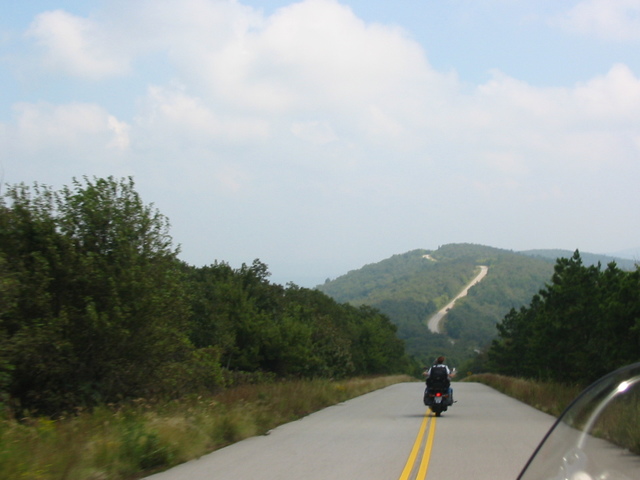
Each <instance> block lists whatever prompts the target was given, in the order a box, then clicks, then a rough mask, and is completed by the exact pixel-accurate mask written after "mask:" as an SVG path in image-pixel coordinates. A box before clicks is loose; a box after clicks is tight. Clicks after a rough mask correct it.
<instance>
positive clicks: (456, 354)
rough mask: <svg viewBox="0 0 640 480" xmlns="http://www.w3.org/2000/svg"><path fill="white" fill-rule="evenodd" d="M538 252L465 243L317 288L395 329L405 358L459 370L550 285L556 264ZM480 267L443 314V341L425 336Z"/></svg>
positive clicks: (416, 253) (396, 259)
mask: <svg viewBox="0 0 640 480" xmlns="http://www.w3.org/2000/svg"><path fill="white" fill-rule="evenodd" d="M542 252H544V251H535V252H533V253H531V252H527V254H525V253H518V252H513V251H509V250H502V249H497V248H492V247H488V246H482V245H473V244H449V245H443V246H441V247H439V248H438V249H437V250H424V249H418V250H413V251H410V252H407V253H404V254H399V255H393V256H392V257H390V258H388V259H385V260H382V261H381V262H378V263H374V264H369V265H365V266H364V267H362V268H361V269H359V270H354V271H350V272H349V273H347V274H345V275H343V276H340V277H338V278H336V279H335V280H331V281H327V282H325V283H324V284H323V285H319V286H318V287H317V289H319V290H320V291H322V292H324V293H326V294H328V295H329V296H331V297H333V298H334V299H335V300H337V301H339V302H348V303H351V304H353V305H361V304H365V305H370V306H373V307H375V308H377V309H379V310H380V311H382V312H383V313H385V314H386V315H387V316H389V318H390V319H391V321H392V322H393V323H395V324H396V325H397V326H398V336H399V337H400V338H402V339H403V340H405V342H406V346H407V352H408V353H409V354H411V355H413V356H415V357H416V358H418V359H419V360H421V361H422V362H423V363H424V364H428V363H429V362H431V361H432V360H433V358H434V357H435V356H437V355H439V354H446V355H447V356H448V357H449V358H450V363H451V364H453V365H457V366H460V365H462V364H463V363H464V362H465V361H467V360H469V359H471V358H473V357H474V356H475V355H476V352H477V351H478V350H480V349H484V348H485V347H486V346H487V345H488V344H489V343H490V341H491V340H492V339H493V338H494V337H495V336H496V333H497V331H496V327H495V325H496V323H497V322H499V321H501V320H502V319H503V318H504V316H505V315H506V314H508V313H509V311H510V310H511V308H520V307H521V306H524V305H528V304H529V302H530V301H531V298H532V297H533V295H535V294H536V293H538V291H539V290H540V289H542V288H544V286H545V284H546V283H548V282H549V281H550V279H551V276H552V274H553V268H554V264H555V260H556V258H555V257H553V255H543V253H542ZM587 255H588V254H587ZM568 256H571V255H568ZM480 265H486V266H488V267H489V270H488V275H487V276H486V278H485V279H484V280H482V281H481V282H480V283H479V284H477V285H476V286H474V287H473V288H471V290H470V291H469V294H468V296H466V297H464V298H462V299H460V300H459V301H458V302H456V304H455V306H454V308H452V309H451V310H450V311H449V313H448V314H447V316H446V317H445V320H444V321H445V323H444V328H445V334H444V335H440V334H433V333H431V332H430V331H429V330H428V328H427V326H426V322H427V321H428V319H429V318H430V317H431V316H432V315H433V314H435V313H436V312H437V311H438V310H439V309H440V308H442V307H444V306H445V305H446V304H447V303H448V302H449V301H450V300H451V299H452V298H454V297H455V296H456V295H457V294H458V293H459V292H460V291H461V290H462V289H463V288H464V286H465V285H466V284H467V283H468V282H470V281H471V280H472V279H473V278H474V277H475V275H477V273H478V272H479V266H480Z"/></svg>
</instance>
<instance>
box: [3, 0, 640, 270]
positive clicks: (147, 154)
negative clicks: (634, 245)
mask: <svg viewBox="0 0 640 480" xmlns="http://www.w3.org/2000/svg"><path fill="white" fill-rule="evenodd" d="M612 3H615V5H617V6H618V7H620V5H621V4H620V3H619V2H612ZM105 5H107V6H106V7H105V9H103V10H102V11H101V12H100V15H92V16H90V17H88V18H81V17H77V16H74V15H71V14H69V13H65V12H49V13H47V14H42V15H41V16H39V17H38V18H37V19H36V21H34V22H33V24H32V27H31V29H30V33H29V35H30V38H32V39H35V40H36V41H37V42H38V44H39V45H40V46H41V48H42V51H43V52H45V54H46V55H45V59H46V60H47V62H48V65H49V66H50V68H55V69H57V71H58V72H60V73H63V74H66V75H68V76H80V77H83V78H84V79H88V80H96V81H95V82H91V81H85V82H82V86H83V88H86V89H87V90H86V91H84V90H83V92H82V93H83V95H84V96H85V98H91V97H90V90H89V87H87V85H96V87H95V88H96V91H97V90H98V88H99V87H100V86H101V85H103V84H104V82H103V79H104V78H105V77H109V76H114V75H122V74H123V73H126V72H127V71H129V72H130V73H131V75H130V76H129V77H126V76H125V77H119V78H115V79H111V80H110V82H109V84H110V85H114V84H115V85H116V86H117V90H116V91H117V95H118V96H117V97H111V96H110V95H112V93H111V92H110V91H109V90H108V89H104V90H101V91H100V92H99V95H98V94H95V93H94V94H95V95H96V99H95V100H89V101H88V102H84V103H82V102H78V103H67V101H66V100H64V102H63V101H60V104H56V103H54V102H55V100H53V99H51V100H49V103H37V102H35V101H34V102H22V103H17V104H16V105H15V106H14V111H15V116H14V119H13V120H11V121H9V123H5V124H4V125H3V124H0V154H4V155H7V157H6V158H7V159H9V158H10V156H11V157H13V158H15V160H7V162H12V163H11V164H10V167H9V170H13V169H21V168H23V165H20V166H19V167H15V166H14V164H15V165H17V164H18V163H19V162H22V163H23V164H27V163H29V162H33V164H34V165H36V164H37V166H38V167H39V169H38V170H36V169H35V168H33V171H34V172H35V173H34V175H40V174H42V175H45V172H47V168H48V169H50V171H54V169H55V171H56V172H61V173H60V175H61V176H64V177H65V178H66V179H67V180H68V179H69V178H70V177H72V176H77V175H82V174H84V173H86V172H87V170H86V168H85V167H86V165H87V163H88V162H89V160H88V159H91V160H90V161H91V162H93V166H96V165H97V164H100V165H101V168H102V170H101V171H105V172H107V173H108V174H120V173H121V172H122V169H121V170H116V171H112V169H113V158H116V157H119V156H120V157H121V158H124V157H126V162H127V165H126V167H130V168H131V169H132V170H134V173H135V176H136V179H137V181H139V182H141V183H142V184H144V185H146V187H145V188H147V189H150V188H151V187H149V185H154V187H153V188H154V189H155V190H151V191H153V195H154V196H150V197H149V200H150V201H154V202H158V203H160V204H161V205H159V206H160V207H161V209H162V210H163V211H164V210H165V208H166V209H167V210H166V213H167V214H168V215H169V216H170V218H172V220H174V221H176V222H178V225H182V227H181V228H182V230H179V231H178V232H180V231H181V232H182V235H183V237H182V238H178V241H180V242H184V241H185V240H184V239H185V238H186V239H187V240H186V241H187V242H188V243H190V242H200V243H202V245H203V246H202V247H201V248H202V249H203V250H206V249H207V248H208V249H209V250H211V249H212V248H215V249H216V252H215V253H211V255H216V256H217V255H220V256H221V257H218V258H223V259H225V260H233V258H231V257H230V256H228V254H227V253H226V252H227V251H228V252H231V251H235V250H234V249H235V248H236V247H237V244H238V240H237V237H236V239H235V240H233V239H227V237H230V234H228V233H227V232H228V228H227V227H228V226H229V225H234V231H235V229H236V228H237V229H238V232H239V233H238V236H241V235H242V236H243V242H246V244H247V248H250V247H251V248H254V247H255V243H256V242H257V243H259V245H260V248H263V245H264V248H267V249H268V248H271V251H276V250H277V249H278V248H280V249H281V248H282V247H281V242H282V238H283V237H286V238H287V240H288V241H290V242H291V244H292V245H299V247H293V246H292V249H293V251H291V252H286V254H285V253H282V254H281V256H282V257H285V256H288V255H289V254H290V255H291V256H292V257H296V256H297V257H299V258H303V257H305V255H306V253H305V252H307V251H313V250H314V249H315V250H317V251H319V252H321V255H324V257H325V258H330V257H331V256H332V255H333V254H334V253H335V252H334V251H327V250H325V247H327V248H329V249H330V248H335V250H336V251H337V250H340V249H342V248H343V247H344V244H345V242H346V241H348V242H353V243H354V244H356V243H367V240H369V239H371V238H375V241H376V242H387V244H388V245H395V243H394V242H395V239H393V238H386V237H384V238H383V237H382V236H379V235H377V232H379V230H380V225H387V224H388V225H389V228H387V229H386V230H387V231H392V232H394V235H405V236H407V238H406V244H407V245H408V246H409V248H415V247H419V246H426V247H429V246H435V245H432V244H431V243H430V242H431V241H436V240H432V239H428V238H427V234H426V233H425V232H427V231H428V230H429V229H431V231H436V230H440V229H442V230H448V231H453V229H455V231H456V232H465V231H470V230H472V229H476V228H477V229H478V231H480V230H481V231H483V232H491V231H498V230H500V229H501V228H503V227H504V225H505V224H508V223H509V221H512V222H515V221H520V220H521V219H522V217H523V216H524V215H527V214H528V213H527V214H525V213H523V212H525V211H527V212H528V209H531V210H538V211H540V212H541V214H540V216H538V217H536V218H537V220H534V219H533V217H531V218H532V220H531V221H532V222H540V218H543V219H548V217H547V216H546V215H547V213H546V212H549V211H553V212H554V215H556V216H557V217H558V218H560V217H571V215H570V213H571V212H572V211H573V210H575V209H576V208H584V209H589V210H590V211H594V212H597V211H606V209H607V208H608V207H607V205H610V204H609V203H606V202H609V199H604V200H606V202H605V201H604V200H603V203H602V204H600V203H598V204H593V203H592V204H589V203H585V204H584V206H582V205H581V203H580V202H581V201H583V202H589V201H590V200H591V196H590V195H589V193H584V192H585V191H586V192H589V189H592V190H594V191H597V189H598V188H599V185H600V183H601V182H602V179H603V178H604V177H605V175H604V174H605V173H606V172H608V171H611V168H612V166H613V167H614V168H615V170H616V172H619V174H620V177H621V178H620V180H619V181H620V188H619V189H616V191H615V193H614V194H613V195H612V197H615V195H620V196H621V195H622V193H621V192H624V189H625V188H627V189H628V186H629V185H630V184H631V183H633V182H632V180H631V179H634V178H637V175H634V174H635V173H640V172H639V171H638V170H639V167H638V163H637V158H638V157H639V156H640V134H638V129H637V118H638V115H639V113H638V112H640V80H639V79H638V77H637V76H636V75H635V74H634V73H633V71H632V70H631V69H630V67H629V66H627V65H625V64H623V63H619V64H615V65H613V66H612V67H611V68H610V69H609V71H606V72H603V73H602V74H600V75H598V76H594V77H593V78H585V79H584V80H583V81H582V82H580V83H578V84H576V85H574V86H571V87H557V88H552V87H538V86H534V85H532V84H531V83H530V82H528V81H527V80H525V79H521V78H514V77H513V76H509V75H506V74H504V73H502V72H501V71H500V70H495V71H493V73H492V74H491V75H492V76H491V78H490V79H489V80H488V81H487V82H486V83H484V84H481V85H465V84H462V83H461V82H460V80H459V79H458V78H457V76H456V74H455V73H450V72H439V71H436V70H435V69H434V68H433V67H432V66H431V65H430V64H429V62H428V60H427V58H426V54H425V49H424V48H423V47H422V46H420V45H419V44H417V43H416V42H415V41H414V40H412V39H411V38H410V37H409V36H408V35H407V33H406V32H404V31H403V30H401V29H400V28H397V27H391V26H385V25H379V24H372V23H366V22H364V21H363V20H361V19H360V18H358V17H357V16H356V15H355V14H354V12H353V11H352V10H351V9H349V8H348V7H346V6H344V5H343V4H341V3H338V2H337V1H334V0H305V1H301V2H299V3H295V4H292V5H290V6H288V7H286V8H283V9H280V10H277V11H276V12H275V13H274V14H273V15H271V16H264V15H263V14H262V13H260V12H259V11H257V10H254V9H251V8H249V7H246V6H243V5H242V4H240V3H238V2H237V1H220V0H215V1H214V0H180V1H179V0H153V1H151V0H141V1H139V2H125V1H124V0H111V1H109V2H105ZM125 5H126V8H124V6H125ZM584 5H591V6H593V7H594V8H595V6H599V8H605V7H604V6H603V4H600V3H598V2H589V3H588V4H587V3H585V4H584ZM629 8H630V7H629ZM565 20H566V19H565ZM124 39H126V41H125V40H124ZM143 66H144V67H143ZM158 73H160V75H157V74H158ZM132 79H135V86H136V88H135V89H131V91H130V92H131V93H128V92H129V90H127V88H126V87H127V86H129V83H128V82H129V81H130V80H132ZM87 92H89V93H87ZM68 96H71V93H69V95H68ZM45 98H46V97H45ZM122 105H125V107H124V108H122ZM118 108H120V109H122V110H118ZM119 111H126V112H128V113H127V114H126V115H122V114H120V113H115V112H119ZM127 115H128V116H127ZM7 146H9V147H10V148H9V149H7V148H5V147H7ZM7 151H9V154H10V155H9V154H8V153H7ZM51 152H54V153H55V157H52V158H55V161H53V160H49V156H50V154H51ZM65 158H72V159H76V160H74V161H67V160H65ZM48 162H49V163H48ZM24 168H26V167H24ZM95 170H99V169H98V168H96V169H95ZM92 171H93V170H90V172H92ZM37 178H39V177H37ZM20 180H22V179H20ZM45 180H46V178H45ZM633 188H635V186H634V187H633ZM167 192H170V194H167ZM485 202H486V203H485ZM611 204H612V203H611ZM636 204H637V201H636ZM450 206H451V207H454V210H452V211H445V209H447V208H449V207H450ZM638 206H639V207H640V205H638ZM456 207H457V208H456ZM572 209H573V210H572ZM398 212H403V214H402V215H399V214H398ZM505 216H506V218H502V219H500V217H505ZM454 217H455V218H454ZM192 218H193V219H194V220H193V221H194V222H199V223H198V226H194V225H193V224H191V223H190V222H191V219H192ZM527 218H529V217H527ZM571 218H573V217H571ZM415 219H419V220H418V221H416V220H415ZM497 219H500V220H497ZM482 222H486V223H487V224H486V225H485V224H483V223H482ZM494 222H495V223H494ZM545 222H547V220H545ZM575 222H576V223H574V224H570V225H568V226H567V228H564V231H570V230H572V229H573V228H575V230H576V232H583V231H585V230H586V227H583V226H581V224H578V223H577V220H576V221H575ZM311 224H313V225H311ZM547 224H548V225H551V224H552V222H551V221H550V220H548V223H545V225H547ZM202 225H207V226H208V227H207V228H210V229H211V230H212V235H215V238H216V242H217V243H216V245H215V246H214V247H212V246H211V245H210V243H211V242H209V240H208V239H206V238H203V239H201V240H197V239H194V237H196V236H199V235H201V234H198V235H196V234H195V233H193V232H196V231H198V232H199V231H200V230H199V229H200V228H201V226H202ZM256 225H258V226H259V228H260V229H262V230H263V231H261V232H260V235H255V229H256V228H257V227H256ZM276 225H277V226H278V227H274V226H276ZM449 225H452V226H451V227H449ZM563 227H564V225H563ZM243 228H246V230H243V233H242V232H240V229H243ZM251 228H253V230H251ZM407 229H408V230H410V231H413V232H416V233H415V235H418V234H420V235H423V237H421V238H425V239H426V240H425V241H427V240H428V241H429V243H428V244H427V245H416V244H415V243H413V244H412V242H415V238H416V237H411V238H409V234H408V233H406V231H407ZM311 230H313V231H314V232H315V233H316V234H315V235H314V237H313V238H303V237H302V232H305V231H311ZM510 230H513V229H510ZM324 231H340V232H344V233H340V235H344V236H340V235H336V237H335V241H333V239H332V241H331V242H327V240H326V238H324V239H323V238H322V236H321V235H320V233H321V232H324ZM247 232H249V233H247ZM397 232H400V233H397ZM535 233H536V234H537V233H538V232H537V231H536V232H535ZM511 234H512V235H513V236H514V237H516V236H518V235H520V232H512V233H511ZM412 235H413V234H412ZM487 235H488V234H487ZM522 235H523V236H524V235H527V233H526V232H525V229H523V232H522ZM572 235H574V234H573V233H572ZM575 235H577V233H576V234H575ZM585 235H586V234H585ZM179 236H180V233H178V237H179ZM534 236H535V235H531V233H529V234H528V238H533V237H534ZM258 237H259V239H258ZM345 238H347V239H348V240H345ZM438 238H440V237H438ZM316 239H317V242H319V243H314V242H316ZM457 240H459V241H474V240H475V239H473V238H458V239H457ZM333 243H335V247H330V244H333ZM279 245H280V246H279ZM498 246H504V247H508V248H519V247H518V245H508V244H502V245H498ZM534 246H539V245H531V248H533V247H534ZM556 246H566V245H556ZM191 248H193V247H188V246H186V248H185V249H184V250H185V251H187V250H189V249H191ZM224 248H227V249H228V250H224ZM295 248H299V250H297V251H296V250H295ZM370 248H373V247H370ZM218 249H220V250H218ZM303 249H304V250H305V251H303ZM371 251H372V250H371ZM338 253H339V252H338ZM389 253H398V250H395V251H393V250H392V251H390V252H389ZM206 255H207V254H206V253H203V254H201V257H200V258H202V257H204V256H206ZM236 255H239V254H236ZM248 255H250V256H249V257H246V258H242V260H243V261H250V260H252V259H253V258H254V257H255V256H261V255H262V254H260V253H259V252H251V253H250V254H248ZM359 255H365V254H364V253H360V254H359ZM366 255H371V253H370V251H369V250H368V251H367V253H366ZM193 258H194V257H193V256H192V257H191V259H188V260H189V261H195V260H194V259H193ZM264 260H265V261H267V263H269V262H270V259H269V258H264ZM368 260H374V259H373V258H369V259H368Z"/></svg>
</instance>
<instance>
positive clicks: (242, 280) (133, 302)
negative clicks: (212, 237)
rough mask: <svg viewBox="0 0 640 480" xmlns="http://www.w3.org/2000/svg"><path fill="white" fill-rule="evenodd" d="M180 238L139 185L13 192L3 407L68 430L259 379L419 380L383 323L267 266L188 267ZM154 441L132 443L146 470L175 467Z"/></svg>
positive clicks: (2, 274)
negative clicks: (84, 417)
mask: <svg viewBox="0 0 640 480" xmlns="http://www.w3.org/2000/svg"><path fill="white" fill-rule="evenodd" d="M168 232H169V224H168V221H167V220H166V218H165V217H164V216H162V215H161V214H160V213H159V212H157V211H156V210H155V209H154V208H153V207H152V206H148V205H145V204H144V203H143V202H142V200H141V198H140V197H139V195H138V194H137V193H136V191H135V188H134V183H133V180H132V179H122V180H115V179H113V178H111V177H110V178H107V179H93V180H89V179H87V178H84V179H83V181H78V180H74V181H73V184H72V186H71V187H64V188H63V189H61V190H60V191H54V190H53V189H51V188H50V187H47V186H43V185H38V184H35V185H34V186H33V187H31V188H30V187H27V186H25V185H17V186H13V187H9V189H8V190H7V193H6V194H5V196H4V197H3V198H0V406H8V407H10V408H12V409H13V410H14V413H15V414H17V415H20V416H22V415H25V414H27V413H28V412H31V413H33V412H37V413H39V414H48V415H52V416H59V415H62V414H63V413H64V412H69V411H73V410H74V409H75V408H76V407H78V406H95V405H99V404H102V403H105V402H119V401H121V400H126V399H131V398H137V397H153V398H156V397H169V398H175V397H179V396H181V395H184V394H186V393H199V392H204V391H209V392H210V391H216V390H219V389H221V388H223V387H224V386H225V383H227V382H229V381H235V380H237V379H242V378H244V379H246V378H247V377H250V378H253V379H258V378H271V377H273V376H280V377H334V378H342V377H346V376H348V375H354V374H358V375H359V374H378V373H396V372H405V371H408V370H410V369H411V368H413V367H412V366H411V362H410V361H409V360H408V359H407V357H406V356H405V353H404V344H403V342H402V341H400V340H399V339H398V338H397V336H396V327H395V326H394V325H393V324H391V322H390V321H389V319H388V318H387V317H386V316H384V315H383V314H382V313H381V312H379V311H378V310H376V309H374V308H371V307H361V308H357V307H354V306H352V305H348V304H339V303H337V302H336V301H335V300H333V299H331V298H330V297H328V296H327V295H325V294H323V293H320V292H318V291H315V290H309V289H304V288H299V287H297V286H295V285H292V284H291V285H289V286H287V287H286V288H285V287H283V286H281V285H276V284H272V283H270V282H269V280H268V277H269V275H270V274H269V271H268V267H267V265H265V264H264V263H262V262H260V261H259V260H255V261H254V262H253V263H252V264H251V265H245V264H243V265H242V266H241V268H239V269H232V268H231V267H230V266H229V265H227V264H226V263H224V262H220V263H218V262H216V263H214V264H212V265H209V266H206V267H201V268H197V267H191V266H188V265H185V264H183V263H181V262H180V261H179V260H178V259H177V254H178V251H177V249H174V248H173V247H172V245H171V237H170V236H169V233H168ZM230 372H231V373H230ZM132 435H133V434H132ZM136 435H137V434H136ZM134 437H135V438H134ZM154 438H155V437H154V436H153V435H152V434H151V433H148V432H146V433H140V435H138V436H135V435H134V436H133V437H132V441H133V442H137V443H136V445H138V446H139V447H140V448H141V449H146V450H148V451H149V458H148V459H147V460H145V462H150V463H153V462H155V460H154V458H155V457H154V455H164V453H158V451H157V449H156V447H155V446H154V442H155V440H154ZM146 450H145V451H146ZM137 456H138V457H140V455H137ZM142 456H144V455H142Z"/></svg>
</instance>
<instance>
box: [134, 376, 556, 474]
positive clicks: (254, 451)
mask: <svg viewBox="0 0 640 480" xmlns="http://www.w3.org/2000/svg"><path fill="white" fill-rule="evenodd" d="M423 385H424V384H423V383H418V382H416V383H402V384H397V385H393V386H391V387H388V388H385V389H383V390H378V391H376V392H372V393H369V394H367V395H363V396H361V397H358V398H356V399H353V400H350V401H348V402H345V403H342V404H340V405H336V406H333V407H329V408H326V409H324V410H322V411H320V412H317V413H315V414H312V415H309V416H307V417H305V418H303V419H301V420H298V421H295V422H291V423H289V424H286V425H283V426H280V427H278V428H276V429H274V430H272V431H271V432H270V433H269V434H268V435H264V436H260V437H254V438H250V439H247V440H244V441H242V442H239V443H237V444H234V445H231V446H229V447H226V448H223V449H221V450H218V451H216V452H213V453H211V454H209V455H206V456H204V457H202V458H200V459H198V460H194V461H192V462H188V463H186V464H183V465H180V466H178V467H176V468H173V469H171V470H168V471H166V472H163V473H159V474H155V475H152V476H150V477H147V478H148V479H149V480H205V479H206V480H245V479H259V480H293V479H296V480H300V479H304V480H314V479H318V480H320V479H322V480H326V479H331V480H358V479H363V480H364V479H366V480H396V479H398V480H409V479H424V478H434V479H435V478H453V479H474V480H484V479H487V480H489V479H491V480H496V479H515V478H516V477H517V475H518V474H519V472H520V470H521V469H522V467H523V466H524V464H525V463H526V461H527V459H528V458H529V456H530V455H531V453H532V452H533V450H534V449H535V447H536V446H537V445H538V443H539V441H540V440H541V439H542V437H543V436H544V434H545V433H546V432H547V430H548V429H549V428H550V427H551V425H552V424H553V421H554V419H553V418H552V417H550V416H548V415H546V414H543V413H541V412H539V411H537V410H535V409H533V408H531V407H528V406H526V405H524V404H523V403H521V402H518V401H516V400H513V399H511V398H509V397H506V396H504V395H502V394H500V393H498V392H496V391H495V390H493V389H491V388H489V387H486V386H484V385H481V384H475V383H454V384H453V386H454V398H455V400H456V401H457V403H456V404H454V405H453V406H452V407H450V408H449V410H448V411H447V412H444V413H443V414H442V417H440V418H436V417H434V416H432V414H431V413H430V412H429V413H427V410H426V407H424V405H423V404H422V392H423Z"/></svg>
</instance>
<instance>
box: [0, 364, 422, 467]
mask: <svg viewBox="0 0 640 480" xmlns="http://www.w3.org/2000/svg"><path fill="white" fill-rule="evenodd" d="M410 380H412V379H411V378H409V377H406V376H393V377H380V378H369V379H354V380H348V381H344V382H335V381H329V380H313V381H289V382H278V383H275V382H274V383H269V384H263V385H245V386H240V387H236V388H232V389H229V390H227V391H224V392H222V393H220V394H218V395H215V396H210V397H205V396H198V397H188V398H183V399H181V400H177V401H172V402H169V403H154V402H149V401H146V400H142V399H140V400H138V401H136V402H132V403H130V404H128V405H124V406H123V405H121V406H117V407H116V406H102V407H99V408H96V409H93V410H92V411H90V412H89V411H79V412H77V414H75V415H73V416H69V417H68V418H61V419H57V420H51V419H48V418H25V419H20V420H16V419H11V418H4V419H2V420H0V478H1V479H3V480H124V479H134V478H140V477H141V476H143V475H146V474H149V473H151V472H153V471H157V470H161V469H165V468H168V467H171V466H173V465H177V464H179V463H182V462H185V461H187V460H191V459H194V458H197V457H200V456H202V455H204V454H206V453H208V452H211V451H213V450H215V449H218V448H221V447H223V446H225V445H229V444H231V443H233V442H237V441H239V440H242V439H244V438H247V437H250V436H254V435H260V434H264V433H266V432H268V431H269V430H271V429H272V428H274V427H276V426H278V425H281V424H283V423H286V422H289V421H292V420H295V419H297V418H300V417H302V416H304V415H307V414H309V413H312V412H314V411H317V410H319V409H322V408H324V407H327V406H329V405H333V404H336V403H340V402H342V401H345V400H348V399H350V398H353V397H356V396H358V395H362V394H364V393H367V392H370V391H373V390H376V389H379V388H383V387H386V386H388V385H391V384H394V383H398V382H402V381H410Z"/></svg>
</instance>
